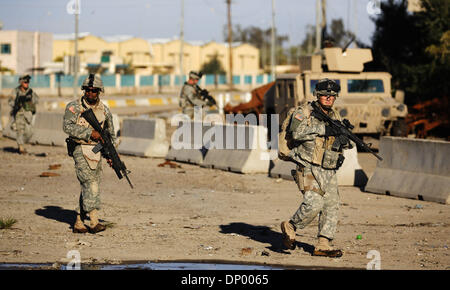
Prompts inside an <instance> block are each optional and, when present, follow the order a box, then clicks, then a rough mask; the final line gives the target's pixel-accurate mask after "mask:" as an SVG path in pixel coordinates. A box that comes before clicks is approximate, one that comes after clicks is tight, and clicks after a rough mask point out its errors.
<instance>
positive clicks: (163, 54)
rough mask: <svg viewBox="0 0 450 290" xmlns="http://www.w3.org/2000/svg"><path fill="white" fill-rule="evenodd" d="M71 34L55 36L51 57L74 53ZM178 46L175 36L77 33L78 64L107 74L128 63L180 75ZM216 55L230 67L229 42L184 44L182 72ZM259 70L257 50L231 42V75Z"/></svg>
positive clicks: (143, 71) (148, 71)
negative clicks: (105, 70)
mask: <svg viewBox="0 0 450 290" xmlns="http://www.w3.org/2000/svg"><path fill="white" fill-rule="evenodd" d="M73 39H74V37H73V35H71V36H67V35H55V40H54V42H53V59H54V60H57V59H58V60H61V59H63V58H64V56H67V55H73V54H74V41H73ZM180 47H181V41H180V40H178V39H172V40H170V39H150V40H145V39H141V38H135V37H127V36H122V37H120V36H119V37H106V38H100V37H97V36H93V35H90V34H88V33H83V34H80V38H79V40H78V51H79V55H80V63H81V67H82V69H84V70H87V68H89V67H94V65H95V64H102V65H103V67H108V72H109V73H115V72H116V71H117V68H119V67H124V66H126V65H129V66H130V68H131V69H133V70H134V72H135V73H136V74H179V73H180ZM216 54H217V55H218V57H219V60H220V61H221V63H222V66H223V68H224V69H225V71H226V72H227V73H228V70H229V66H228V63H229V49H228V45H226V44H222V43H217V42H208V43H198V42H197V43H196V42H186V41H185V42H184V43H183V73H185V74H187V73H188V72H189V71H190V70H200V68H201V67H202V65H203V64H204V63H206V62H208V61H210V60H211V58H212V57H214V55H216ZM259 72H260V69H259V49H257V48H255V47H254V46H252V45H249V44H234V45H233V74H257V73H259Z"/></svg>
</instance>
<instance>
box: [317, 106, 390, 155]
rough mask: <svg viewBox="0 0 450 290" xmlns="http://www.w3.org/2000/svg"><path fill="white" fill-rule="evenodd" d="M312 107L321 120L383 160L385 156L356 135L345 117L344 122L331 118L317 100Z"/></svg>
mask: <svg viewBox="0 0 450 290" xmlns="http://www.w3.org/2000/svg"><path fill="white" fill-rule="evenodd" d="M311 105H312V107H313V108H314V111H313V113H312V114H313V116H315V117H316V118H318V119H319V120H322V121H325V122H327V123H328V124H329V125H330V126H331V127H333V128H334V129H335V130H336V131H338V132H339V135H342V136H344V137H347V138H348V139H350V140H352V141H353V142H355V143H356V144H357V145H358V146H360V147H361V148H363V149H364V150H365V151H366V152H369V153H371V154H373V155H374V156H375V157H376V158H378V160H380V161H382V160H383V158H381V157H380V156H379V155H378V154H376V153H375V152H373V151H372V150H371V149H370V147H369V146H368V145H367V144H366V143H364V142H363V141H362V140H361V139H359V138H358V137H356V136H355V135H354V134H353V133H352V132H351V130H352V129H353V128H354V126H353V125H352V124H350V122H349V121H348V120H347V119H344V120H343V121H342V123H341V122H340V121H339V120H334V119H331V118H330V117H329V116H328V115H327V114H325V113H324V112H323V111H322V109H320V108H319V105H318V104H317V103H316V102H312V103H311Z"/></svg>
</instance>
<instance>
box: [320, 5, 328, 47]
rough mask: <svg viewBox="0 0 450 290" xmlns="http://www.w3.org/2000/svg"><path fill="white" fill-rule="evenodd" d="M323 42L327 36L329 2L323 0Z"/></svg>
mask: <svg viewBox="0 0 450 290" xmlns="http://www.w3.org/2000/svg"><path fill="white" fill-rule="evenodd" d="M321 33H322V41H324V40H325V36H326V35H327V0H322V25H321Z"/></svg>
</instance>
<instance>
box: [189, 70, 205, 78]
mask: <svg viewBox="0 0 450 290" xmlns="http://www.w3.org/2000/svg"><path fill="white" fill-rule="evenodd" d="M202 76H203V73H202V72H201V71H200V72H196V71H193V70H192V71H190V72H189V78H190V79H194V80H199V79H201V78H202Z"/></svg>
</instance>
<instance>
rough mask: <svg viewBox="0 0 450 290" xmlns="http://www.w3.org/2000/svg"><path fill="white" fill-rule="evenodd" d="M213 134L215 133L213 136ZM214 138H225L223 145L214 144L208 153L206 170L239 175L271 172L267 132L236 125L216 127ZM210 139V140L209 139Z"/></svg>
mask: <svg viewBox="0 0 450 290" xmlns="http://www.w3.org/2000/svg"><path fill="white" fill-rule="evenodd" d="M211 130H214V131H213V132H214V133H212V132H211ZM211 130H210V132H211V134H214V135H215V138H216V140H217V136H218V135H219V136H223V138H222V140H219V141H221V142H217V141H216V140H214V141H213V142H214V146H210V147H209V150H208V151H207V153H206V156H205V159H204V161H203V164H202V165H201V166H202V167H208V168H215V169H221V170H228V171H233V172H239V173H265V174H267V173H268V172H269V164H270V160H269V151H268V149H267V128H265V127H262V126H252V125H250V126H246V125H233V124H220V125H215V126H214V127H212V128H211ZM206 139H208V138H206Z"/></svg>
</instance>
